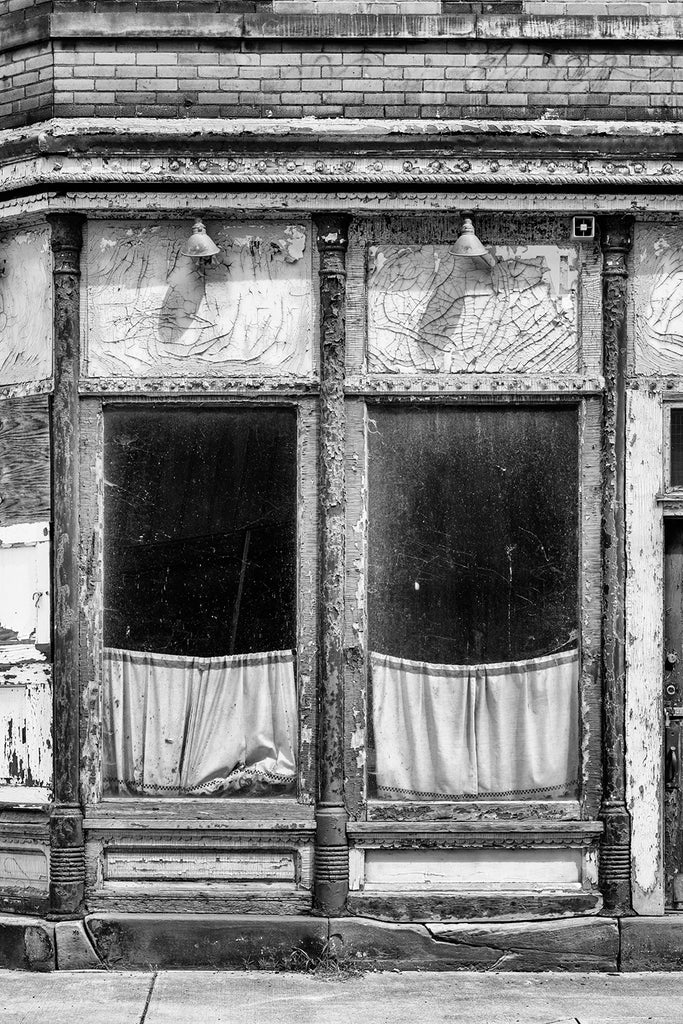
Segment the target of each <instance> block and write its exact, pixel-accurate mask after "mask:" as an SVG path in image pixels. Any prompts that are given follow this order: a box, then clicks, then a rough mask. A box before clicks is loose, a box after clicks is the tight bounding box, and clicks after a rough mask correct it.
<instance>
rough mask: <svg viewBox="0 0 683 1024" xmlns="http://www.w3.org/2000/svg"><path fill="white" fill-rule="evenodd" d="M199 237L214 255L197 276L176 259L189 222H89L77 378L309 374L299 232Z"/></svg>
mask: <svg viewBox="0 0 683 1024" xmlns="http://www.w3.org/2000/svg"><path fill="white" fill-rule="evenodd" d="M206 229H207V232H208V234H209V236H210V237H211V238H212V239H213V240H214V241H215V243H216V245H218V247H219V248H220V250H221V251H220V253H219V255H218V256H215V257H214V260H213V264H212V265H210V266H207V267H205V268H200V267H198V266H197V265H196V264H195V263H194V261H193V260H192V259H191V258H189V257H187V256H182V255H181V254H180V249H181V248H182V246H183V244H184V243H185V242H186V240H187V238H188V236H189V235H190V233H191V230H192V223H191V222H190V221H176V222H164V223H163V224H153V223H149V224H145V223H142V224H141V223H140V222H139V221H136V222H135V223H133V222H116V223H110V222H104V221H91V222H90V223H89V225H88V231H87V242H86V257H85V266H86V274H87V276H86V300H85V301H86V310H85V313H86V325H87V326H86V330H87V339H86V367H85V370H86V375H87V376H90V377H107V376H115V377H148V376H152V377H163V376H168V377H173V376H184V375H188V374H191V375H205V376H207V377H219V376H223V375H229V374H238V375H239V374H244V373H252V374H253V373H254V372H257V373H261V374H264V375H270V374H278V375H282V374H292V375H296V376H301V375H304V374H310V373H311V372H312V370H313V345H312V322H313V299H312V286H311V240H310V231H309V229H308V227H307V226H305V225H302V224H287V223H283V222H280V223H275V222H273V223H270V224H268V223H255V222H250V223H239V224H237V223H229V224H225V223H219V222H215V223H212V222H207V224H206Z"/></svg>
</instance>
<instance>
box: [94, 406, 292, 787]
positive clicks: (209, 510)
mask: <svg viewBox="0 0 683 1024" xmlns="http://www.w3.org/2000/svg"><path fill="white" fill-rule="evenodd" d="M104 461H105V517H104V646H105V672H104V676H105V684H104V685H105V719H107V721H105V734H106V735H105V760H107V759H108V762H109V768H108V771H109V777H110V779H111V780H113V781H111V782H110V790H112V791H114V792H118V793H119V795H121V794H122V791H123V792H124V793H128V794H133V795H143V796H145V795H155V796H159V795H178V794H191V795H193V794H196V795H214V796H216V795H217V796H224V795H233V794H234V793H242V795H245V790H246V791H247V792H246V795H250V796H252V795H254V794H255V792H256V793H260V792H265V791H269V790H270V789H272V787H273V786H275V789H276V790H277V793H278V794H279V793H281V792H284V791H290V790H291V787H292V784H293V772H292V771H291V769H292V768H293V765H292V764H291V762H292V759H293V756H294V753H293V752H294V750H295V748H296V742H295V729H296V709H295V708H293V707H292V706H291V705H292V703H293V702H295V699H294V696H293V694H294V682H293V680H294V673H293V654H292V651H293V648H294V646H295V637H296V414H295V412H294V411H293V410H288V409H287V410H285V409H277V410H276V409H233V410H230V411H226V410H216V409H206V408H204V409H188V408H174V409H168V408H166V409H154V408H149V407H148V408H141V407H137V408H134V409H130V408H128V409H123V408H119V409H115V410H109V411H108V412H107V413H106V415H105V442H104ZM127 652H135V653H134V654H128V653H127ZM107 687H108V688H109V689H107ZM264 695H265V696H264ZM226 701H227V702H228V703H230V702H231V703H230V707H231V708H234V711H229V710H228V704H226ZM259 702H260V703H259ZM157 705H158V707H157ZM223 705H225V707H224V706H223ZM266 705H268V706H267V707H266ZM276 705H277V706H276ZM122 707H125V709H127V710H125V713H124V711H122V710H121V708H122ZM155 708H156V710H154V709H155ZM223 715H228V716H229V717H231V723H232V724H230V723H227V722H223V721H222V717H221V716H223ZM264 715H265V716H266V717H268V716H269V715H270V719H271V720H272V721H273V722H275V723H276V724H275V725H273V726H272V727H270V726H269V727H268V728H269V729H270V734H269V735H267V736H266V737H265V739H264V740H263V744H262V747H263V749H261V750H260V752H259V751H258V750H256V749H255V748H256V747H258V744H259V742H260V740H259V738H258V735H257V734H258V733H259V730H261V729H262V727H264V726H263V723H262V722H261V718H262V717H263V716H264ZM107 716H108V717H107ZM122 716H124V717H123V718H122ZM235 716H237V717H239V716H242V718H243V719H244V724H240V723H235V721H233V719H234V718H235ZM124 718H125V721H124ZM212 721H213V722H214V723H217V724H220V723H222V724H220V728H221V729H222V730H223V739H221V736H220V735H219V731H218V728H217V726H216V728H213V727H212V725H211V722H212ZM247 723H250V724H247ZM233 727H234V728H235V729H236V730H237V733H239V730H240V729H242V731H243V732H244V731H246V732H247V736H246V748H244V742H243V740H240V741H239V743H241V744H242V747H241V748H240V749H238V747H239V743H238V747H235V749H234V750H233V752H232V753H231V754H230V755H226V757H227V760H226V761H225V763H223V762H221V761H220V751H218V750H215V749H214V750H213V751H212V755H211V756H214V755H215V757H214V760H215V761H216V764H213V765H212V766H210V767H207V764H206V760H207V758H206V756H204V754H201V753H200V748H201V747H202V746H204V747H207V746H208V747H211V746H212V745H213V746H214V747H220V746H221V744H224V745H225V746H226V749H227V747H228V746H230V742H231V741H229V737H228V733H229V732H230V729H231V728H233ZM250 729H251V730H252V732H253V733H254V735H253V737H252V739H251V740H250V737H249V735H248V732H249V730H250ZM273 729H274V730H275V734H274V735H273ZM278 729H279V732H278ZM122 732H123V733H124V735H123V736H122V735H120V734H121V733H122ZM138 733H140V735H139V736H138ZM155 743H156V744H157V745H162V747H161V749H160V752H157V754H155V755H154V756H155V757H156V762H157V763H156V764H154V765H153V764H152V763H151V761H150V754H149V751H150V749H152V748H153V747H154V745H155ZM235 743H237V739H236V740H235ZM136 744H137V745H139V746H140V749H145V750H146V754H145V757H146V763H145V765H144V768H143V769H140V766H139V764H138V763H137V762H136V761H135V758H136V757H138V761H139V756H138V755H137V754H136V750H137V746H136ZM164 744H165V747H163V745H164ZM166 747H168V748H169V750H170V751H171V753H177V756H175V757H171V759H170V761H169V763H166V761H165V760H164V756H162V755H165V754H167V753H168V751H167V750H166V749H165V748H166ZM251 748H254V749H251ZM266 748H268V749H266ZM140 756H141V755H140ZM169 756H170V754H169ZM122 760H123V761H124V762H125V761H127V760H130V761H131V763H133V762H134V769H133V768H131V767H130V766H128V767H126V766H125V765H123V766H122V764H121V762H122ZM190 762H192V764H190ZM200 762H201V764H200ZM283 765H284V767H283ZM112 766H113V767H112ZM255 766H256V767H255ZM106 774H107V768H106V766H105V776H106ZM132 775H135V777H134V778H132V777H131V776H132ZM290 776H291V777H290Z"/></svg>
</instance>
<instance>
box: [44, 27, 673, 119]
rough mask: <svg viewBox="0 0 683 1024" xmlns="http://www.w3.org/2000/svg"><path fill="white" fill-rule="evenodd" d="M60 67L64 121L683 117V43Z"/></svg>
mask: <svg viewBox="0 0 683 1024" xmlns="http://www.w3.org/2000/svg"><path fill="white" fill-rule="evenodd" d="M54 67H55V80H54V90H55V95H54V111H55V115H56V116H92V115H100V116H112V117H113V116H117V115H118V116H135V115H139V116H156V117H192V116H201V117H271V116H272V117H303V116H310V115H313V116H318V117H418V118H419V117H429V118H433V117H444V118H446V117H448V118H481V117H515V118H537V117H543V116H550V117H569V118H579V119H585V118H601V119H616V120H625V119H632V118H637V119H642V120H658V119H662V120H679V119H681V118H683V46H679V45H673V46H666V45H662V46H657V45H655V46H652V47H649V48H648V47H638V48H632V49H631V50H630V52H629V51H628V50H626V49H625V48H624V46H623V45H609V44H605V43H602V44H600V45H596V44H593V43H569V44H564V45H558V44H556V43H547V42H545V43H532V44H530V43H510V44H507V43H486V42H483V41H471V40H463V41H459V40H458V41H448V42H446V41H433V42H431V41H430V42H412V41H408V42H394V41H391V40H389V41H386V42H377V41H373V43H372V44H362V43H347V44H340V43H334V42H329V43H322V42H320V43H310V44H301V43H297V44H293V43H288V42H280V43H278V42H274V41H272V40H268V41H259V42H258V43H256V42H254V43H242V44H238V45H236V46H223V47H219V46H217V45H216V44H213V43H212V44H210V45H207V44H198V43H194V42H189V41H188V42H186V43H183V44H176V45H174V46H170V45H168V44H161V43H160V44H155V43H149V42H141V41H137V42H136V44H135V47H133V46H131V43H130V42H118V43H116V44H115V45H98V46H94V45H93V44H88V43H83V44H79V45H77V46H76V47H75V48H72V47H69V48H65V47H63V46H60V47H59V48H58V49H57V50H56V51H55V55H54Z"/></svg>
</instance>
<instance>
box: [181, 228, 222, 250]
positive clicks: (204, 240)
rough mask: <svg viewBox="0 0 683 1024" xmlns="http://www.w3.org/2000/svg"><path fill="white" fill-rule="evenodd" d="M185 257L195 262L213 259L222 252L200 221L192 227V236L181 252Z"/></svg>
mask: <svg viewBox="0 0 683 1024" xmlns="http://www.w3.org/2000/svg"><path fill="white" fill-rule="evenodd" d="M180 252H181V253H182V255H183V256H191V257H192V259H193V260H197V259H211V257H212V256H215V255H216V254H217V253H219V252H220V249H219V248H218V246H217V245H216V244H215V242H212V240H211V239H210V238H209V236H208V235H207V233H206V228H205V227H204V225H203V224H202V222H201V221H200V220H196V221H195V222H194V224H193V225H192V234H191V235H190V237H189V238H188V240H187V241H186V242H185V245H184V246H183V248H182V249H181V250H180Z"/></svg>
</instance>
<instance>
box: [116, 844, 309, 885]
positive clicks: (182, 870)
mask: <svg viewBox="0 0 683 1024" xmlns="http://www.w3.org/2000/svg"><path fill="white" fill-rule="evenodd" d="M104 863H105V875H104V877H105V880H106V881H144V880H149V881H155V882H162V881H168V882H199V881H213V882H248V881H254V882H292V883H293V882H294V855H293V854H292V853H291V852H287V851H286V852H283V853H278V852H270V851H264V852H258V851H250V850H244V851H241V850H240V851H226V850H183V851H182V852H179V851H178V852H176V851H171V850H168V851H160V850H145V849H137V850H136V849H129V850H107V851H106V852H105V858H104Z"/></svg>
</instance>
